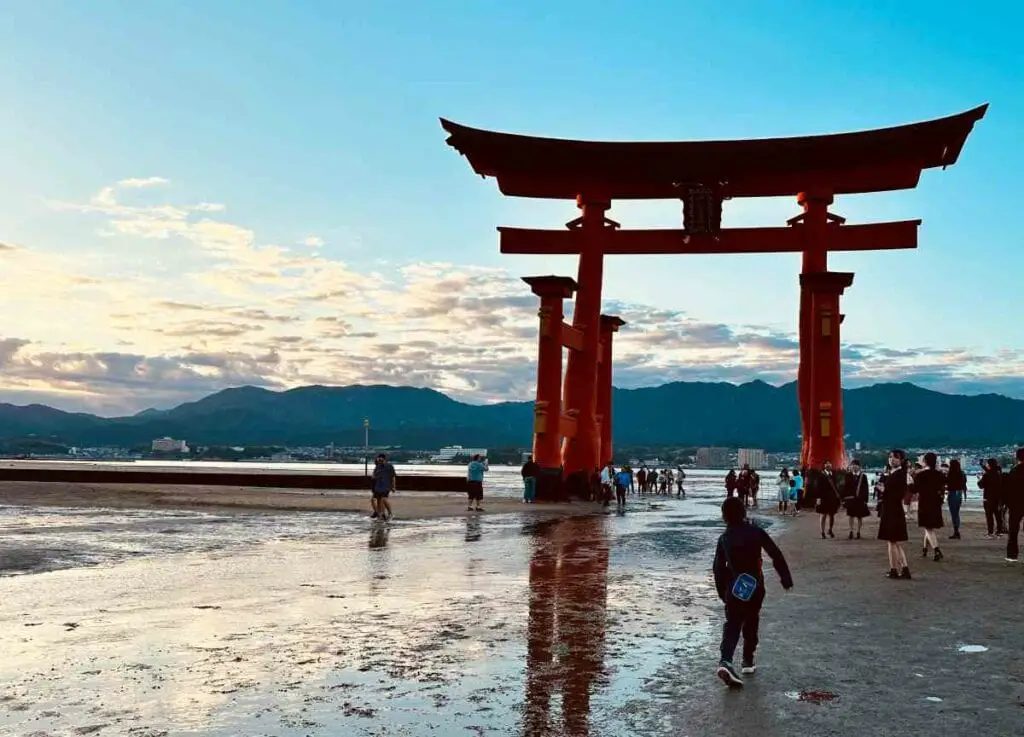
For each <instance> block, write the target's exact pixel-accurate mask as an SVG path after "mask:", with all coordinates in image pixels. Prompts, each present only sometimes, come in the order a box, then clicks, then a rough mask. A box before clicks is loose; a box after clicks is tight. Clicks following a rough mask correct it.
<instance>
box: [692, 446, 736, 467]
mask: <svg viewBox="0 0 1024 737" xmlns="http://www.w3.org/2000/svg"><path fill="white" fill-rule="evenodd" d="M728 466H729V449H728V448H697V468H719V469H721V468H728Z"/></svg>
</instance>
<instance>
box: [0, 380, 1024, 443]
mask: <svg viewBox="0 0 1024 737" xmlns="http://www.w3.org/2000/svg"><path fill="white" fill-rule="evenodd" d="M843 401H844V406H845V410H846V432H847V433H849V435H850V440H851V441H861V442H862V443H864V444H865V445H866V446H872V447H879V446H886V445H906V446H914V447H921V446H935V447H949V446H952V447H982V446H987V445H1002V444H1006V443H1013V442H1019V441H1024V401H1022V400H1017V399H1011V398H1009V397H1005V396H1001V395H997V394H984V395H979V396H963V395H952V394H943V393H940V392H935V391H930V390H927V389H923V388H921V387H918V386H915V385H913V384H906V383H903V384H876V385H874V386H870V387H864V388H858V389H848V390H846V391H844V400H843ZM612 402H613V405H612V406H613V413H614V423H615V430H614V432H615V438H614V440H615V443H616V444H617V445H619V446H620V447H621V446H656V445H683V446H686V445H689V446H693V445H721V446H730V447H737V446H749V447H759V448H766V449H768V450H790V449H795V448H796V447H797V446H798V436H799V432H800V420H799V414H798V411H797V401H796V385H795V384H786V385H783V386H780V387H775V386H771V385H769V384H766V383H764V382H761V381H753V382H750V383H747V384H741V385H735V384H727V383H704V382H675V383H671V384H664V385H662V386H656V387H648V388H642V389H618V388H616V389H615V390H614V392H613V398H612ZM364 417H366V418H369V419H370V424H371V431H370V438H371V444H373V445H393V446H394V445H400V446H403V447H406V448H417V449H429V448H438V447H441V446H444V445H452V444H460V445H466V446H484V447H492V448H496V447H507V446H522V447H527V446H528V445H529V444H530V432H531V428H532V417H533V404H532V402H502V403H499V404H490V405H473V404H466V403H463V402H459V401H456V400H454V399H451V398H450V397H448V396H445V395H444V394H442V393H440V392H438V391H434V390H432V389H419V388H413V387H400V386H382V385H377V386H361V385H359V386H340V387H331V386H304V387H298V388H296V389H290V390H288V391H271V390H268V389H262V388H257V387H252V386H243V387H239V388H235V389H225V390H223V391H220V392H217V393H216V394H212V395H210V396H208V397H205V398H203V399H200V400H198V401H195V402H188V403H186V404H182V405H180V406H178V407H175V408H173V409H169V410H155V409H150V410H145V411H143V412H140V413H139V414H137V415H133V416H130V417H113V418H105V417H97V416H95V415H90V414H85V413H71V412H63V411H61V410H57V409H54V408H52V407H47V406H44V405H39V404H33V405H28V406H15V405H11V404H0V438H15V437H25V436H29V435H34V436H37V437H45V438H50V439H53V440H55V441H59V442H63V443H66V444H69V445H77V446H101V445H119V446H134V445H140V444H147V445H148V443H149V442H150V441H151V440H152V439H154V438H158V437H164V436H170V437H174V438H182V439H185V440H187V441H189V443H190V444H193V445H287V446H293V447H294V446H302V445H326V444H328V443H332V442H333V443H334V444H335V445H339V446H346V445H347V446H360V445H362V443H363V418H364Z"/></svg>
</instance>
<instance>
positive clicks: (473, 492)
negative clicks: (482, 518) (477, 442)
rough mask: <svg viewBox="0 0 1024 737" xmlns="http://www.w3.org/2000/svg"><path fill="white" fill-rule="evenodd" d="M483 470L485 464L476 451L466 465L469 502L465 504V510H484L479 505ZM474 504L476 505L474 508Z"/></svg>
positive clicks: (482, 494)
mask: <svg viewBox="0 0 1024 737" xmlns="http://www.w3.org/2000/svg"><path fill="white" fill-rule="evenodd" d="M485 471H487V465H486V464H485V463H484V461H483V458H482V457H481V456H480V454H479V453H477V454H476V455H474V456H473V460H471V461H470V462H469V465H468V466H466V495H467V496H468V497H469V504H468V505H467V506H466V511H467V512H474V511H476V512H482V511H484V508H483V507H482V506H481V505H482V504H483V501H484V472H485ZM474 505H476V508H475V509H474Z"/></svg>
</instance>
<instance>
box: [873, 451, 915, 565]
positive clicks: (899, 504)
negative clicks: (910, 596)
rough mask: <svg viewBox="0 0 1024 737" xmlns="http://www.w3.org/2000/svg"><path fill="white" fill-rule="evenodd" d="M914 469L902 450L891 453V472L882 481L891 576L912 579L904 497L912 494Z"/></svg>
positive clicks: (881, 534)
mask: <svg viewBox="0 0 1024 737" xmlns="http://www.w3.org/2000/svg"><path fill="white" fill-rule="evenodd" d="M911 483H912V481H911V479H910V470H909V469H908V467H907V454H906V453H905V452H904V451H902V450H894V451H892V452H890V453H889V472H888V473H887V474H886V475H885V476H884V477H883V479H882V481H881V482H880V485H881V491H882V503H881V512H880V514H881V519H880V520H879V522H878V539H879V540H885V542H886V543H887V546H888V552H889V574H888V575H889V578H904V579H909V578H910V577H911V576H910V566H908V565H907V553H906V551H905V550H904V549H903V543H905V542H906V541H907V515H906V511H905V510H904V508H903V500H904V499H905V498H909V496H910V484H911Z"/></svg>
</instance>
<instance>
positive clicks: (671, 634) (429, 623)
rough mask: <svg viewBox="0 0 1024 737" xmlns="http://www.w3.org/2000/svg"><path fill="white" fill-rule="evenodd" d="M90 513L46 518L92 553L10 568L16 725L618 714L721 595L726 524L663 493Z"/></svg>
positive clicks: (6, 603) (534, 719)
mask: <svg viewBox="0 0 1024 737" xmlns="http://www.w3.org/2000/svg"><path fill="white" fill-rule="evenodd" d="M715 494H716V496H717V490H716V492H715ZM693 497H697V501H691V500H690V499H688V500H682V501H678V502H677V501H675V500H668V501H666V505H667V507H668V508H669V509H668V511H670V512H673V513H676V514H678V513H680V512H687V513H692V514H695V515H697V516H701V515H704V516H705V519H707V518H708V517H707V515H710V514H717V505H713V504H710V503H703V504H702V503H700V501H699V497H700V495H699V493H698V494H691V499H692V498H693ZM20 514H22V515H24V516H26V517H30V514H29V513H28V512H26V510H24V509H23V510H21V511H20ZM47 514H48V515H51V517H52V516H58V517H59V516H60V515H61V513H60V512H54V511H53V510H50V511H49V512H47ZM666 514H667V513H666ZM69 516H71V515H69ZM75 516H76V519H74V520H69V519H67V518H65V519H63V520H62V524H66V525H67V526H68V527H69V528H72V529H67V530H65V531H63V532H62V531H60V530H58V529H55V528H51V529H49V530H48V531H45V532H43V531H39V532H34V533H32V534H34V535H36V536H37V537H40V538H46V545H47V546H49V547H51V548H61V549H70V550H72V551H74V550H75V548H76V545H78V544H81V545H85V546H88V550H90V551H92V554H93V556H94V558H95V559H94V560H90V563H91V567H83V564H82V563H81V562H76V561H75V560H73V559H71V558H70V557H66V558H62V559H61V560H60V561H58V563H59V565H55V566H50V568H62V567H63V568H68V566H78V567H73V568H69V569H67V570H56V571H53V572H50V573H48V574H46V575H19V576H12V577H8V578H0V651H2V652H4V655H5V657H4V658H3V660H2V661H0V682H2V683H3V686H0V699H2V700H3V703H2V704H0V733H6V732H7V731H8V730H9V731H11V732H13V733H18V734H20V733H33V732H35V733H39V734H44V733H45V734H69V733H83V734H84V733H86V732H83V731H82V730H92V729H94V728H96V727H97V725H107V726H104V727H103V728H102V730H101V731H99V733H100V734H105V733H108V732H110V733H124V734H132V735H145V734H150V735H157V734H161V733H167V734H180V733H189V734H196V735H203V736H204V737H229V736H230V737H234V735H238V734H254V735H255V734H276V735H278V736H279V737H299V735H306V734H351V735H377V734H388V735H408V736H410V737H411V736H415V735H427V734H434V735H436V734H443V733H444V730H446V729H452V728H455V729H456V730H458V731H468V732H469V733H473V732H477V733H481V734H482V733H501V734H505V733H510V732H511V733H526V734H531V735H547V734H574V735H575V734H587V733H588V730H592V733H593V734H618V733H621V732H622V731H623V728H624V726H625V725H627V724H628V719H627V718H626V717H624V716H623V715H622V714H621V713H620V709H619V705H620V704H622V703H623V702H624V701H625V699H626V698H630V699H632V701H631V706H632V707H635V708H637V709H642V710H657V709H659V708H661V707H660V706H659V702H658V700H659V699H665V698H668V696H667V695H666V694H662V693H648V692H646V691H644V684H646V683H647V682H648V681H649V679H650V677H651V675H652V674H653V673H655V672H656V671H658V670H659V669H660V668H664V667H665V665H666V663H670V662H671V661H672V658H673V657H676V656H677V655H678V654H679V653H680V652H682V651H686V650H689V649H692V648H698V647H701V646H702V645H703V640H701V638H702V637H704V636H705V634H706V631H707V627H706V623H707V621H708V611H709V610H708V609H707V606H708V604H710V603H712V602H714V591H713V587H711V586H709V585H708V582H707V579H708V566H709V559H710V552H711V551H710V546H711V545H713V541H714V538H715V537H716V536H717V530H716V529H713V527H714V526H713V525H709V526H708V527H707V528H694V527H690V526H687V525H685V524H679V525H678V526H660V525H659V526H656V527H653V526H651V525H650V523H652V522H664V521H665V516H664V515H663V513H660V512H652V513H650V514H643V515H627V516H625V517H595V518H577V519H572V520H562V521H555V522H538V521H537V520H535V519H533V520H530V521H528V522H524V521H523V520H521V519H520V518H519V517H518V515H506V516H495V517H487V518H484V519H483V520H480V519H475V520H461V519H454V520H433V521H425V522H422V523H420V522H414V521H410V522H409V523H405V524H402V525H397V526H395V527H394V528H383V529H384V530H385V531H386V534H381V531H382V528H381V527H379V526H377V527H374V526H371V525H370V524H369V523H368V522H366V521H365V520H353V519H352V518H351V517H345V516H332V515H254V516H251V517H250V516H239V517H228V518H224V517H217V516H215V515H200V514H194V515H193V514H190V513H186V514H176V515H167V514H163V515H161V514H160V513H148V512H138V513H135V512H132V513H126V514H121V513H120V512H116V513H112V512H109V511H108V512H103V513H96V514H95V515H94V516H93V517H92V518H91V519H89V520H88V524H84V525H80V524H77V523H80V522H81V521H82V518H83V517H88V515H81V514H80V515H75ZM103 516H106V519H107V520H109V522H110V523H111V524H112V527H111V528H109V529H106V528H104V526H103V524H104V520H102V519H101V517H103ZM171 517H173V520H172V519H171ZM214 519H216V520H217V524H210V522H212V521H213V520H214ZM50 521H53V520H52V518H51V520H50ZM72 521H73V522H75V523H76V524H70V522H72ZM679 522H680V523H683V522H684V520H679ZM26 524H27V525H31V520H30V519H28V520H27V521H26ZM172 524H173V529H175V530H181V531H182V532H181V533H179V534H173V535H172V534H169V533H168V532H167V530H168V529H171V525H172ZM58 526H59V525H58ZM36 527H37V529H38V528H39V527H46V525H37V526H36ZM84 527H88V528H89V531H88V532H87V533H86V532H85V531H84V530H83V529H81V528H84ZM10 528H14V529H13V530H12V529H10ZM105 529H106V531H105ZM387 530H390V531H389V532H388V531H387ZM8 531H9V532H13V533H14V534H15V535H17V525H16V524H14V521H13V520H11V524H10V525H9V526H8ZM673 538H677V539H673ZM21 539H22V541H24V540H25V538H24V537H23V538H21ZM129 543H130V547H129ZM129 549H130V550H132V551H133V552H134V553H138V554H132V555H127V554H125V551H126V550H129ZM37 570H38V569H37ZM67 623H74V624H75V625H76V626H74V627H68V626H67ZM638 693H643V695H642V697H641V698H639V699H638V698H637V695H638Z"/></svg>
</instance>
